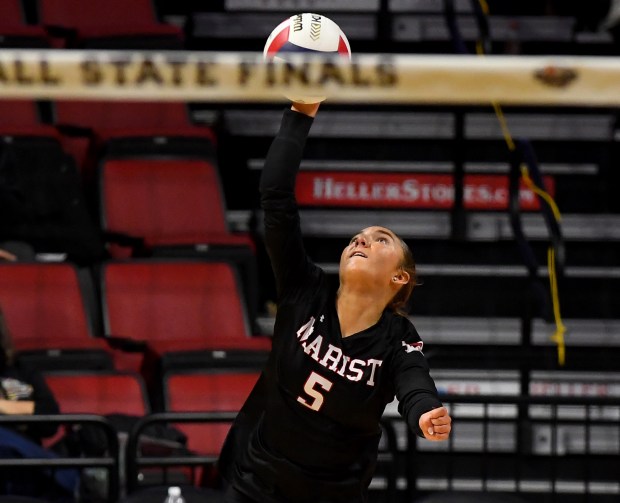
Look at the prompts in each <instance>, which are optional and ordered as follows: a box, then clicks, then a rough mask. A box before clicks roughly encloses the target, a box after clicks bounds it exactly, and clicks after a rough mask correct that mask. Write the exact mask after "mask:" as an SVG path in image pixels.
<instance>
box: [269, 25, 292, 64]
mask: <svg viewBox="0 0 620 503" xmlns="http://www.w3.org/2000/svg"><path fill="white" fill-rule="evenodd" d="M290 29H291V27H290V25H286V26H285V27H284V28H282V31H281V32H280V33H278V35H277V36H276V37H275V38H274V39H273V40H272V41H271V45H270V46H269V47H268V48H267V55H268V56H273V55H274V54H275V53H276V52H278V51H279V50H280V49H282V46H283V45H284V44H286V43H287V42H288V34H289V31H290Z"/></svg>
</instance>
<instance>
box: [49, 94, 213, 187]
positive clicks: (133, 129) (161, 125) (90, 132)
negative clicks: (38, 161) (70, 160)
mask: <svg viewBox="0 0 620 503" xmlns="http://www.w3.org/2000/svg"><path fill="white" fill-rule="evenodd" d="M53 110H54V117H53V122H54V124H55V125H56V126H57V127H58V128H59V130H60V131H61V132H62V133H63V138H65V148H66V149H67V150H68V151H69V152H70V153H71V154H72V155H73V156H74V157H75V158H76V160H77V161H78V163H79V165H80V167H81V170H82V171H83V172H85V174H86V176H87V177H88V176H90V177H91V178H92V177H93V175H94V172H95V170H96V166H97V164H98V163H99V161H100V159H101V157H102V156H104V155H106V156H110V155H111V154H112V155H113V154H114V151H118V150H119V149H120V150H121V156H122V155H123V154H127V153H130V154H131V155H132V156H133V157H135V156H148V157H153V156H156V155H158V154H164V155H166V156H168V157H169V156H170V155H172V156H175V157H178V156H181V157H187V156H190V155H195V156H196V155H197V156H202V157H203V158H204V157H208V158H211V157H214V156H213V152H214V150H213V149H214V145H215V141H216V138H215V135H214V133H213V130H212V129H211V128H209V127H206V126H201V125H195V124H193V123H192V121H191V119H190V116H189V111H188V108H187V105H186V104H185V103H181V102H159V101H158V102H153V101H149V102H144V101H77V100H67V101H63V100H58V101H56V102H54V105H53Z"/></svg>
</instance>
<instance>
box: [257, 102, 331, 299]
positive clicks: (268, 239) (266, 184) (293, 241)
mask: <svg viewBox="0 0 620 503" xmlns="http://www.w3.org/2000/svg"><path fill="white" fill-rule="evenodd" d="M318 107H319V105H318V104H312V105H305V104H301V103H299V104H298V103H294V104H293V106H292V107H291V109H288V110H285V111H284V115H283V117H282V122H281V124H280V129H279V131H278V133H277V135H276V137H275V138H274V140H273V142H272V143H271V147H270V148H269V151H268V153H267V157H266V159H265V166H264V168H263V172H262V175H261V179H260V186H259V188H260V193H261V207H262V209H263V210H264V215H265V217H264V218H265V244H266V246H267V252H268V253H269V258H270V260H271V266H272V268H273V271H274V275H275V278H276V286H277V289H278V295H281V294H282V293H283V292H284V290H285V289H287V288H288V287H291V286H294V285H296V284H298V283H300V282H303V280H304V278H305V277H306V276H307V274H308V272H309V270H310V268H311V267H312V266H311V265H310V263H309V261H308V258H307V255H306V252H305V249H304V246H303V242H302V237H301V227H300V222H299V213H298V211H297V201H296V200H295V181H296V179H297V172H298V171H299V166H300V164H301V159H302V155H303V150H304V147H305V144H306V139H307V137H308V133H309V132H310V127H311V126H312V123H313V121H314V116H315V115H316V112H317V110H318Z"/></svg>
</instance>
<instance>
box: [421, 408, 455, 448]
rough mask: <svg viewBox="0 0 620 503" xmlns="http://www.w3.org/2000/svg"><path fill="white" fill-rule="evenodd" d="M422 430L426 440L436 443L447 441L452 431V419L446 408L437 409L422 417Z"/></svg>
mask: <svg viewBox="0 0 620 503" xmlns="http://www.w3.org/2000/svg"><path fill="white" fill-rule="evenodd" d="M419 424H420V429H421V430H422V433H424V438H426V439H427V440H432V441H435V442H438V441H441V440H446V439H447V438H448V436H449V435H450V430H451V429H452V418H451V417H450V414H448V409H446V408H445V407H437V408H436V409H433V410H429V411H428V412H426V413H424V414H422V415H421V416H420V421H419Z"/></svg>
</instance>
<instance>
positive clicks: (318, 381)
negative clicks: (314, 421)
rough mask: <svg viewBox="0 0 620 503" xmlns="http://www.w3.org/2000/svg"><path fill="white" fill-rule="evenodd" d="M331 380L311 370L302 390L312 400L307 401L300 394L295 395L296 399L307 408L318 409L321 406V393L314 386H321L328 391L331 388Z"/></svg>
mask: <svg viewBox="0 0 620 503" xmlns="http://www.w3.org/2000/svg"><path fill="white" fill-rule="evenodd" d="M332 384H333V383H332V382H331V381H328V380H327V379H325V378H324V377H323V376H321V375H319V374H317V373H316V372H312V373H311V374H310V377H308V380H307V381H306V384H304V391H305V392H306V393H307V395H308V396H310V397H312V400H311V401H310V402H309V401H308V400H306V399H305V398H304V397H302V396H298V397H297V401H298V402H299V403H301V404H303V405H305V406H306V407H308V408H309V409H312V410H320V408H321V407H322V406H323V395H322V394H321V392H320V391H318V390H317V389H316V388H317V387H319V388H323V390H325V391H329V390H330V389H332Z"/></svg>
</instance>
